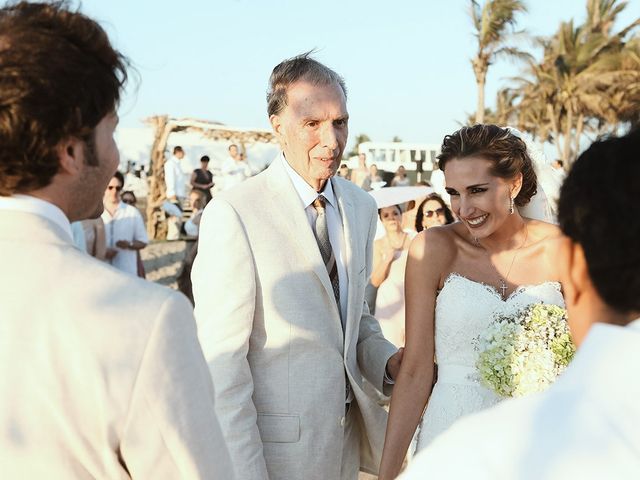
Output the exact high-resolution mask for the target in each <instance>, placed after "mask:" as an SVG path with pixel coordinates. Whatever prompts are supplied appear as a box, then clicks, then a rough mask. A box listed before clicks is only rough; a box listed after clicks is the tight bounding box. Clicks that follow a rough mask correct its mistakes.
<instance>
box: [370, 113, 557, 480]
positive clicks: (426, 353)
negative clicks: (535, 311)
mask: <svg viewBox="0 0 640 480" xmlns="http://www.w3.org/2000/svg"><path fill="white" fill-rule="evenodd" d="M438 159H439V166H440V169H441V170H442V171H444V175H445V179H446V186H447V188H446V190H447V193H448V194H449V195H450V196H451V206H452V209H453V211H454V213H455V214H456V215H457V217H458V218H459V219H460V221H459V222H456V223H453V224H450V225H445V226H442V227H437V228H430V229H428V230H425V231H423V232H421V233H420V234H419V235H418V236H417V237H416V238H415V240H414V241H413V242H412V244H411V247H410V250H409V260H408V263H407V270H406V277H405V282H406V289H405V292H406V345H405V352H404V357H403V361H402V366H401V368H400V372H399V374H398V378H397V379H396V385H395V387H394V390H393V395H392V398H391V407H390V412H389V422H388V424H387V433H386V438H385V443H384V451H383V454H382V462H381V465H380V476H379V478H380V480H385V479H392V478H395V477H396V475H397V474H398V473H399V471H400V469H401V466H402V463H403V460H404V458H405V455H406V451H407V448H408V446H409V443H410V442H411V439H412V436H413V434H414V432H415V430H416V427H417V426H418V423H419V422H420V419H421V416H422V414H423V410H424V407H425V405H426V404H427V400H428V401H429V403H428V406H427V409H426V410H425V411H424V416H423V418H422V421H421V424H420V431H419V434H418V438H417V450H420V449H422V448H424V447H425V446H426V445H427V444H428V443H429V442H431V440H432V439H433V438H434V437H436V436H437V435H439V434H440V433H442V432H443V431H444V430H446V429H447V428H448V427H449V426H450V425H451V424H452V423H453V422H454V421H455V420H457V419H458V418H460V417H461V416H463V415H466V414H469V413H472V412H476V411H478V410H481V409H484V408H487V407H489V406H491V405H493V404H495V403H496V402H498V401H499V400H500V398H499V397H498V396H497V395H496V394H495V393H493V391H491V390H489V389H487V388H485V387H484V386H482V385H481V384H480V383H478V381H477V379H476V376H475V371H476V370H475V363H476V359H477V355H478V353H477V352H476V351H475V350H474V340H475V339H476V338H477V337H478V335H479V334H480V333H481V332H482V331H483V329H484V328H486V327H487V326H488V325H489V323H490V322H491V320H492V317H493V315H494V314H495V313H498V312H501V313H506V314H509V313H511V312H515V311H517V310H519V309H521V308H523V307H525V306H526V305H529V304H531V303H540V302H544V303H552V304H556V305H559V306H562V307H564V300H563V298H562V294H561V291H560V284H559V282H558V278H559V272H558V270H557V267H556V265H554V262H553V260H552V249H553V240H554V237H556V235H558V234H559V231H558V229H557V227H555V226H554V225H551V224H549V223H544V222H541V221H537V220H532V219H528V218H525V217H523V216H521V214H520V212H519V210H518V208H519V207H523V206H525V205H526V204H527V203H529V201H530V199H531V198H532V197H533V195H535V193H536V188H537V186H536V185H537V181H536V174H535V171H534V168H533V164H532V161H531V158H530V156H529V154H528V153H527V147H526V145H525V143H524V142H523V141H522V140H521V139H520V138H518V137H517V136H516V135H514V134H513V133H511V132H510V131H509V130H507V129H503V128H500V127H497V126H495V125H475V126H473V127H463V128H461V129H460V130H458V131H457V132H455V133H453V134H452V135H447V136H446V137H445V138H444V141H443V144H442V153H441V154H440V155H439V156H438ZM434 358H435V361H436V362H437V365H438V367H437V381H435V383H434V380H435V379H436V373H435V372H436V369H435V366H434Z"/></svg>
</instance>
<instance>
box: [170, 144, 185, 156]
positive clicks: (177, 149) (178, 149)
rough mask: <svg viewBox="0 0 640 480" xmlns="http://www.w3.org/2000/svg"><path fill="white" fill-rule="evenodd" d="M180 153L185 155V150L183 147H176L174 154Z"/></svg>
mask: <svg viewBox="0 0 640 480" xmlns="http://www.w3.org/2000/svg"><path fill="white" fill-rule="evenodd" d="M178 152H182V153H184V150H183V149H182V147H181V146H180V145H176V146H175V147H173V154H174V155H175V154H176V153H178Z"/></svg>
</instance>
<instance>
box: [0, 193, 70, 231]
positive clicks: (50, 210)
mask: <svg viewBox="0 0 640 480" xmlns="http://www.w3.org/2000/svg"><path fill="white" fill-rule="evenodd" d="M0 210H5V211H14V212H22V213H30V214H32V215H38V216H40V217H44V218H46V219H47V220H50V221H52V222H53V223H55V224H56V225H58V226H59V227H60V228H62V230H63V231H64V232H65V233H67V234H68V235H69V238H73V234H72V233H71V224H70V223H69V219H68V218H67V216H66V215H65V214H64V212H63V211H62V210H60V208H59V207H57V206H56V205H54V204H53V203H50V202H47V201H45V200H41V199H39V198H36V197H32V196H31V195H21V194H15V195H12V196H10V197H0Z"/></svg>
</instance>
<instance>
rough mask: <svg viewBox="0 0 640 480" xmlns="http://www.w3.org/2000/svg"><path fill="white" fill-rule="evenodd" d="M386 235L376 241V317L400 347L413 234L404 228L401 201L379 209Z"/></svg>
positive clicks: (388, 337) (374, 261)
mask: <svg viewBox="0 0 640 480" xmlns="http://www.w3.org/2000/svg"><path fill="white" fill-rule="evenodd" d="M378 215H379V216H380V220H381V221H382V225H383V226H384V229H385V232H386V233H385V235H384V237H382V238H380V239H378V240H376V241H375V242H374V244H373V270H372V273H371V285H373V286H374V287H377V289H378V294H377V298H376V310H375V311H376V318H377V319H378V322H380V328H381V329H382V334H383V335H384V337H385V338H386V339H387V340H389V341H390V342H391V343H393V344H394V345H395V346H397V347H402V346H403V345H404V270H405V266H406V263H407V251H408V250H409V244H410V243H411V239H412V235H410V234H409V233H407V232H405V231H403V230H402V211H401V210H400V206H399V205H394V206H391V207H385V208H381V209H380V210H378Z"/></svg>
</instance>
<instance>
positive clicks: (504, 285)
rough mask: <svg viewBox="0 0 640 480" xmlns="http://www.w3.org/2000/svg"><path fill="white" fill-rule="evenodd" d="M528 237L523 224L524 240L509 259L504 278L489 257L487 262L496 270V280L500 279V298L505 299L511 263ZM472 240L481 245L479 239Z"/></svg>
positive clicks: (527, 231) (526, 229) (525, 226)
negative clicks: (509, 262)
mask: <svg viewBox="0 0 640 480" xmlns="http://www.w3.org/2000/svg"><path fill="white" fill-rule="evenodd" d="M528 237H529V229H528V228H527V225H526V224H525V225H524V240H523V242H522V245H520V246H519V247H518V248H517V249H516V251H515V253H514V254H513V258H512V259H511V264H510V265H509V270H507V274H506V275H505V276H504V278H503V277H502V275H500V272H499V271H498V269H497V268H496V266H495V265H494V264H493V262H492V261H491V258H489V264H490V265H491V268H493V271H494V272H496V274H497V275H498V280H499V281H500V287H499V290H500V292H501V297H502V300H505V299H506V293H507V288H508V287H507V281H508V280H509V275H510V274H511V269H512V268H513V264H514V263H515V261H516V257H517V256H518V253H520V250H522V247H524V246H525V245H526V243H527V238H528ZM473 241H474V242H475V244H476V245H477V246H479V247H481V246H482V245H480V241H479V240H478V239H477V238H475V237H474V238H473ZM485 250H486V249H485ZM487 253H488V252H487Z"/></svg>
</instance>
